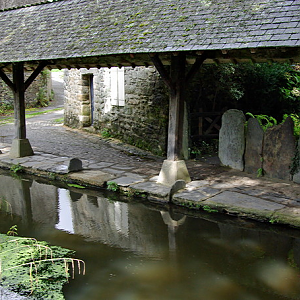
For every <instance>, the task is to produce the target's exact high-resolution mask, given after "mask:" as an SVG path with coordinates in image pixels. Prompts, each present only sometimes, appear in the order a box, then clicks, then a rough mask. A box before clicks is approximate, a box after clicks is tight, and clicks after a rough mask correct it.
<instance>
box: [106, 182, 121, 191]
mask: <svg viewBox="0 0 300 300" xmlns="http://www.w3.org/2000/svg"><path fill="white" fill-rule="evenodd" d="M107 189H108V190H109V191H113V192H117V191H118V190H119V186H118V184H117V183H116V182H114V181H109V182H108V183H107Z"/></svg>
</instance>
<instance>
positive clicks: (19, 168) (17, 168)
mask: <svg viewBox="0 0 300 300" xmlns="http://www.w3.org/2000/svg"><path fill="white" fill-rule="evenodd" d="M10 171H11V172H13V173H15V174H17V173H21V172H23V171H24V168H23V167H22V166H21V165H20V164H15V165H12V166H11V167H10Z"/></svg>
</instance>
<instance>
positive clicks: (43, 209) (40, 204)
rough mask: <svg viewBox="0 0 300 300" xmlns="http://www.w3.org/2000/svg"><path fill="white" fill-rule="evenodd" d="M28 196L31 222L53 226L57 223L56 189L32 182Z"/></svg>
mask: <svg viewBox="0 0 300 300" xmlns="http://www.w3.org/2000/svg"><path fill="white" fill-rule="evenodd" d="M30 194H31V209H32V220H33V221H34V222H38V223H45V224H49V225H52V226H54V225H55V224H56V222H57V200H58V195H57V187H55V186H53V185H48V184H41V183H37V182H36V181H33V183H32V186H31V188H30Z"/></svg>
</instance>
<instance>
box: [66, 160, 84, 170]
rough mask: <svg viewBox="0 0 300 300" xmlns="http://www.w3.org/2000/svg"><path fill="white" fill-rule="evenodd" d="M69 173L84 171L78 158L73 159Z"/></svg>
mask: <svg viewBox="0 0 300 300" xmlns="http://www.w3.org/2000/svg"><path fill="white" fill-rule="evenodd" d="M68 170H69V172H75V171H81V170H82V161H81V160H80V159H78V158H72V159H71V160H70V162H69V166H68Z"/></svg>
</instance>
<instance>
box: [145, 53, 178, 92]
mask: <svg viewBox="0 0 300 300" xmlns="http://www.w3.org/2000/svg"><path fill="white" fill-rule="evenodd" d="M150 58H151V60H152V62H153V64H154V66H155V68H156V69H157V71H158V73H159V74H160V76H161V77H162V79H163V81H164V82H165V84H166V85H167V86H168V88H169V89H170V91H173V90H174V89H175V87H174V84H173V82H172V80H171V77H170V75H169V73H168V71H167V70H166V68H165V66H164V65H163V63H162V62H161V60H160V58H159V56H158V54H155V55H150Z"/></svg>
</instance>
